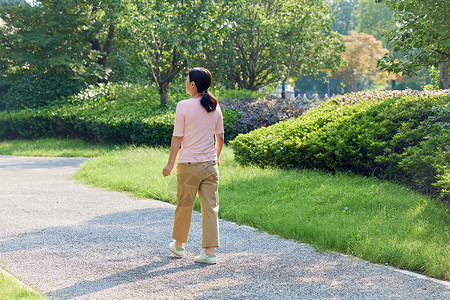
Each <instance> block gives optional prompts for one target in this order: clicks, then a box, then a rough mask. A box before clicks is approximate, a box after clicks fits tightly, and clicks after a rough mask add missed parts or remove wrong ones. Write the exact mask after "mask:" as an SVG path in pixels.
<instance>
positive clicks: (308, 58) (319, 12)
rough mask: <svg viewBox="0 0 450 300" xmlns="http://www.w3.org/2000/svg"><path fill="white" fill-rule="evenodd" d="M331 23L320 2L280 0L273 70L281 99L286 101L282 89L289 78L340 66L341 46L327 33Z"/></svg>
mask: <svg viewBox="0 0 450 300" xmlns="http://www.w3.org/2000/svg"><path fill="white" fill-rule="evenodd" d="M331 23H332V20H331V18H330V17H329V12H328V9H327V8H326V7H325V2H324V1H318V0H303V1H298V0H296V1H284V6H283V12H282V13H281V14H279V19H278V26H277V28H278V30H279V31H278V32H277V36H278V37H279V41H278V43H277V46H276V53H277V54H276V56H275V62H276V71H277V78H278V79H279V81H280V82H281V86H282V93H281V97H282V98H283V99H285V98H286V91H285V86H286V82H287V80H288V79H289V78H290V77H291V76H293V75H294V76H296V77H298V75H299V74H308V73H318V71H319V70H322V71H325V70H326V71H328V72H329V73H331V72H334V71H337V70H338V68H339V67H340V66H341V63H342V60H341V55H340V54H341V53H342V52H344V51H345V47H344V45H343V44H342V42H341V41H340V40H339V36H340V35H339V34H338V33H336V32H334V31H333V30H331V28H330V25H331Z"/></svg>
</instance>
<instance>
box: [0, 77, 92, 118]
mask: <svg viewBox="0 0 450 300" xmlns="http://www.w3.org/2000/svg"><path fill="white" fill-rule="evenodd" d="M1 86H2V87H0V90H2V92H1V93H0V96H1V97H0V108H1V109H7V110H14V109H24V108H40V107H46V106H50V105H54V104H60V103H62V102H63V101H65V100H64V98H65V97H68V96H71V95H74V94H77V93H78V92H79V91H80V90H81V89H82V88H83V87H84V82H83V81H82V80H79V79H72V78H70V77H69V76H68V75H65V74H56V73H47V74H35V73H31V74H22V75H20V76H19V75H17V77H16V78H15V79H14V80H12V81H9V82H3V84H1Z"/></svg>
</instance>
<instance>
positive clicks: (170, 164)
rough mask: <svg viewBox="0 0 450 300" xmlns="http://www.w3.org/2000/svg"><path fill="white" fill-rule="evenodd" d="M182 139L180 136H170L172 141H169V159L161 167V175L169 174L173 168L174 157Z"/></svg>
mask: <svg viewBox="0 0 450 300" xmlns="http://www.w3.org/2000/svg"><path fill="white" fill-rule="evenodd" d="M182 140H183V137H182V136H172V141H171V142H170V154H169V160H168V162H167V164H166V165H165V167H164V168H163V176H164V177H167V176H169V175H170V172H171V171H172V169H173V166H174V164H175V159H176V158H177V154H178V151H179V150H180V147H181V141H182Z"/></svg>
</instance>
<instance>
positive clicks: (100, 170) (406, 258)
mask: <svg viewBox="0 0 450 300" xmlns="http://www.w3.org/2000/svg"><path fill="white" fill-rule="evenodd" d="M37 143H39V142H37ZM2 144H3V143H0V153H2ZM37 148H39V147H38V146H37ZM44 148H45V147H44ZM38 152H39V151H37V153H38ZM68 152H70V151H68ZM168 152H169V149H166V148H146V147H139V148H135V147H129V148H122V149H116V150H114V151H110V150H107V151H105V149H104V148H101V149H99V150H98V153H97V154H95V155H98V154H101V155H98V156H97V157H96V158H93V159H91V160H89V161H87V162H85V163H84V164H83V165H82V167H81V168H80V169H79V170H78V171H77V173H76V174H75V176H74V178H76V179H77V180H80V181H82V182H85V183H88V184H91V185H94V186H98V187H104V188H107V189H111V190H119V191H127V192H129V193H130V194H131V195H133V196H137V197H142V198H153V199H157V200H162V201H167V202H171V203H175V202H176V191H175V189H176V175H175V172H173V174H172V176H170V177H167V178H163V176H162V175H161V170H162V168H163V166H164V165H165V162H166V160H167V156H168ZM41 154H42V153H41ZM27 155H31V154H30V153H29V154H27ZM219 192H220V212H219V213H220V217H221V218H223V219H226V220H231V221H235V222H237V223H240V224H247V225H250V226H253V227H256V228H258V229H261V230H264V231H267V232H270V233H274V234H278V235H280V236H283V237H285V238H291V239H295V240H298V241H301V242H305V243H309V244H311V245H313V246H315V247H317V248H318V249H322V250H334V251H339V252H343V253H347V254H351V255H354V256H357V257H361V258H364V259H366V260H368V261H371V262H374V263H380V264H388V265H391V266H394V267H399V268H403V269H408V270H412V271H417V272H422V273H424V274H426V275H428V276H432V277H435V278H439V279H444V280H450V230H449V227H450V226H449V225H450V215H449V205H448V204H447V203H443V202H440V201H438V200H435V199H431V198H429V197H427V196H424V195H421V194H417V193H414V192H413V191H410V190H409V189H408V188H406V187H404V186H401V185H397V184H393V183H390V182H384V181H380V180H377V179H374V178H366V177H362V176H357V175H352V174H346V173H337V174H335V175H331V174H328V173H325V172H319V171H312V170H302V171H294V170H292V171H287V170H279V169H273V168H267V169H261V168H256V167H242V166H239V165H237V164H236V163H235V161H234V157H233V153H232V151H231V149H230V148H227V147H226V148H225V149H224V151H223V155H222V156H221V165H220V187H219ZM195 209H197V210H198V209H199V204H198V201H197V202H196V204H195Z"/></svg>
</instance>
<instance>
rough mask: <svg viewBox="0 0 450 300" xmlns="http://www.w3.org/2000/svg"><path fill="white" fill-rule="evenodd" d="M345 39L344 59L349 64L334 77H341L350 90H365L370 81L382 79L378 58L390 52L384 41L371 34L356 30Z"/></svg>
mask: <svg viewBox="0 0 450 300" xmlns="http://www.w3.org/2000/svg"><path fill="white" fill-rule="evenodd" d="M344 41H345V47H346V48H347V51H346V53H345V54H344V60H345V61H347V62H348V64H347V65H346V66H345V67H344V68H342V69H341V70H340V71H339V72H337V73H335V74H334V75H333V78H339V79H340V80H341V81H342V82H343V83H344V84H346V86H348V87H349V88H348V91H350V92H355V91H358V90H364V89H365V88H366V87H367V86H368V84H369V83H370V82H372V81H375V80H382V78H380V74H379V72H378V70H377V60H378V59H379V58H381V57H382V56H383V55H384V54H385V53H387V52H388V50H387V49H384V48H383V44H382V42H381V41H378V40H376V39H375V37H373V36H372V35H370V34H366V33H356V32H355V31H352V32H350V35H348V36H344Z"/></svg>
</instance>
